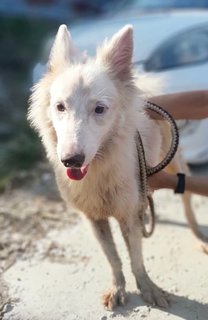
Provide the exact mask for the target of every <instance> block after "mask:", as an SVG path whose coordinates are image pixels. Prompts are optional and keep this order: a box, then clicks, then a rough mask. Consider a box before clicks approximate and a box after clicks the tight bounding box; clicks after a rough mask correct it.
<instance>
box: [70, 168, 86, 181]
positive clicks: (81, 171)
mask: <svg viewBox="0 0 208 320" xmlns="http://www.w3.org/2000/svg"><path fill="white" fill-rule="evenodd" d="M87 170H88V166H86V167H82V168H77V169H75V168H68V169H67V171H66V172H67V176H68V177H69V179H72V180H81V179H82V178H84V176H85V175H86V173H87Z"/></svg>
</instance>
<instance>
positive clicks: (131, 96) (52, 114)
mask: <svg viewBox="0 0 208 320" xmlns="http://www.w3.org/2000/svg"><path fill="white" fill-rule="evenodd" d="M132 52H133V30H132V27H131V26H126V27H124V28H123V29H122V30H120V31H119V32H118V33H117V34H115V35H114V36H113V38H112V39H110V40H109V41H105V42H104V44H103V45H102V46H101V47H100V48H99V49H98V52H97V55H96V57H95V58H89V59H88V60H87V61H85V63H83V59H82V56H79V58H78V61H76V62H75V60H76V59H74V57H73V54H74V49H73V45H72V40H71V38H70V37H69V36H68V32H67V30H66V28H65V27H60V29H59V31H58V34H57V37H56V40H55V43H54V46H53V48H52V53H51V56H50V61H49V65H50V69H49V71H48V73H47V74H46V75H45V77H44V78H43V79H42V80H41V81H40V82H39V83H38V84H37V85H36V86H35V88H34V92H33V94H32V97H31V107H30V110H29V120H30V121H31V123H32V125H33V126H34V127H35V128H36V129H37V130H38V132H39V134H40V136H41V138H42V141H43V143H44V146H45V148H46V151H47V155H48V158H49V160H50V161H51V162H52V164H53V166H54V169H55V174H56V178H57V182H58V186H59V189H60V192H61V194H62V196H63V198H64V199H65V201H66V202H67V203H70V204H72V205H73V206H74V207H75V208H77V209H78V210H80V211H82V212H83V213H84V214H85V215H86V216H87V217H88V218H89V219H90V220H91V223H92V225H93V226H94V230H95V233H96V236H97V237H98V239H99V241H100V243H101V245H102V247H103V249H104V251H105V253H106V255H107V257H108V259H109V262H110V264H111V266H112V270H113V276H114V282H115V288H116V289H115V290H114V291H113V294H112V295H110V296H107V297H108V298H106V299H105V302H104V304H105V305H107V307H108V308H111V307H113V306H114V305H115V303H116V301H117V300H116V299H115V296H116V295H120V299H121V300H122V301H124V295H125V281H124V277H123V274H122V271H121V263H120V260H119V258H118V257H117V256H116V253H115V252H116V249H115V248H114V247H112V246H113V241H111V240H110V239H109V237H111V236H110V231H109V229H108V225H107V219H108V217H110V216H114V217H115V218H116V219H117V220H118V221H119V223H120V225H121V228H122V230H123V233H124V236H125V237H126V239H127V240H126V241H127V243H128V246H129V252H130V256H131V261H132V270H133V272H134V274H135V277H136V280H137V283H138V287H139V288H140V289H141V290H142V292H143V295H144V297H145V299H146V300H147V301H149V302H154V303H157V304H158V305H161V306H164V305H166V301H165V298H164V297H163V294H162V293H161V292H160V290H159V289H157V288H156V287H155V286H154V284H153V283H152V282H151V281H150V279H149V278H148V276H147V274H146V272H145V269H144V265H143V261H142V253H141V237H142V234H141V226H140V221H139V212H140V211H141V209H142V206H141V204H142V202H141V198H140V181H139V178H138V177H139V169H138V158H137V152H136V144H135V135H136V131H137V130H139V132H140V133H141V136H142V140H143V144H144V149H145V153H146V158H147V163H148V164H149V165H151V166H152V165H155V164H156V163H157V162H158V161H159V155H160V149H161V137H160V130H159V128H158V126H157V124H156V123H155V122H154V121H153V120H151V119H150V118H149V117H148V116H147V114H146V113H145V101H144V100H143V98H142V96H143V93H142V91H141V90H140V89H139V84H138V83H137V78H136V73H135V72H134V70H133V68H132ZM145 81H147V80H145ZM145 86H146V87H148V85H147V84H146V85H145ZM60 102H61V103H64V105H65V108H66V109H65V111H64V112H59V111H57V108H56V106H57V103H60ZM98 104H102V105H103V106H105V112H104V113H103V114H99V115H98V114H96V113H95V108H96V105H98ZM76 153H84V154H85V163H84V165H89V170H88V172H87V174H86V176H85V177H84V178H83V179H82V180H80V181H72V180H69V178H68V177H67V176H66V168H65V167H64V166H63V164H62V163H61V161H60V159H61V158H64V157H68V156H69V157H70V156H72V155H73V154H76ZM103 220H105V221H106V223H103V222H102V221H103ZM104 225H105V228H106V229H105V230H104V229H103V228H104ZM104 235H105V236H104ZM135 246H137V247H138V250H139V251H140V252H139V261H138V259H137V258H138V255H137V253H135V250H136V249H135ZM112 252H113V254H112ZM135 254H136V256H135ZM112 256H113V257H114V259H112ZM113 297H114V298H113ZM121 297H123V298H121ZM158 297H159V298H158ZM113 299H114V300H113ZM106 301H107V302H106ZM113 301H114V302H113Z"/></svg>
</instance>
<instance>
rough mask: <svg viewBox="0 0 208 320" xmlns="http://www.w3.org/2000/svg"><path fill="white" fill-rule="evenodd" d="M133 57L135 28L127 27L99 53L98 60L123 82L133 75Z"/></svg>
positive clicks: (104, 45) (99, 49)
mask: <svg viewBox="0 0 208 320" xmlns="http://www.w3.org/2000/svg"><path fill="white" fill-rule="evenodd" d="M132 55H133V27H132V26H131V25H126V26H125V27H124V28H122V29H121V30H120V31H118V32H117V33H116V34H115V35H114V36H113V37H112V38H111V39H110V40H109V41H105V42H104V44H103V45H102V47H101V48H98V51H97V60H98V61H101V62H102V63H104V64H105V65H107V66H108V68H109V70H110V72H112V73H113V75H114V76H115V77H117V78H118V79H120V80H121V81H125V80H128V79H129V77H130V75H131V67H132Z"/></svg>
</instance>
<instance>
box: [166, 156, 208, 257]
mask: <svg viewBox="0 0 208 320" xmlns="http://www.w3.org/2000/svg"><path fill="white" fill-rule="evenodd" d="M167 169H168V170H167V171H169V172H171V173H177V172H183V173H185V174H186V175H189V176H190V175H191V172H190V170H189V168H188V166H187V164H186V163H185V161H184V160H183V158H182V156H181V154H180V151H179V152H177V154H176V156H175V158H174V159H173V161H172V162H171V163H170V165H169V167H168V168H167ZM182 201H183V207H184V212H185V216H186V219H187V221H188V224H189V227H190V228H191V230H192V232H193V234H194V235H195V236H196V238H197V241H198V243H199V246H200V248H201V249H202V250H203V251H204V252H205V253H207V254H208V239H207V238H206V237H205V236H204V235H203V234H202V233H201V232H200V230H199V226H198V223H197V221H196V218H195V215H194V212H193V209H192V205H191V193H190V192H188V191H186V192H185V193H184V194H182Z"/></svg>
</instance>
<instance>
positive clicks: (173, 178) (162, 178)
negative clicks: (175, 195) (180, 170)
mask: <svg viewBox="0 0 208 320" xmlns="http://www.w3.org/2000/svg"><path fill="white" fill-rule="evenodd" d="M148 183H149V186H150V188H151V189H153V190H157V189H172V190H175V189H176V187H177V184H178V176H177V175H173V174H169V173H166V172H164V171H160V172H158V173H156V174H154V175H153V176H151V177H149V178H148ZM185 191H189V192H192V193H196V194H199V195H203V196H208V177H200V176H186V177H185Z"/></svg>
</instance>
